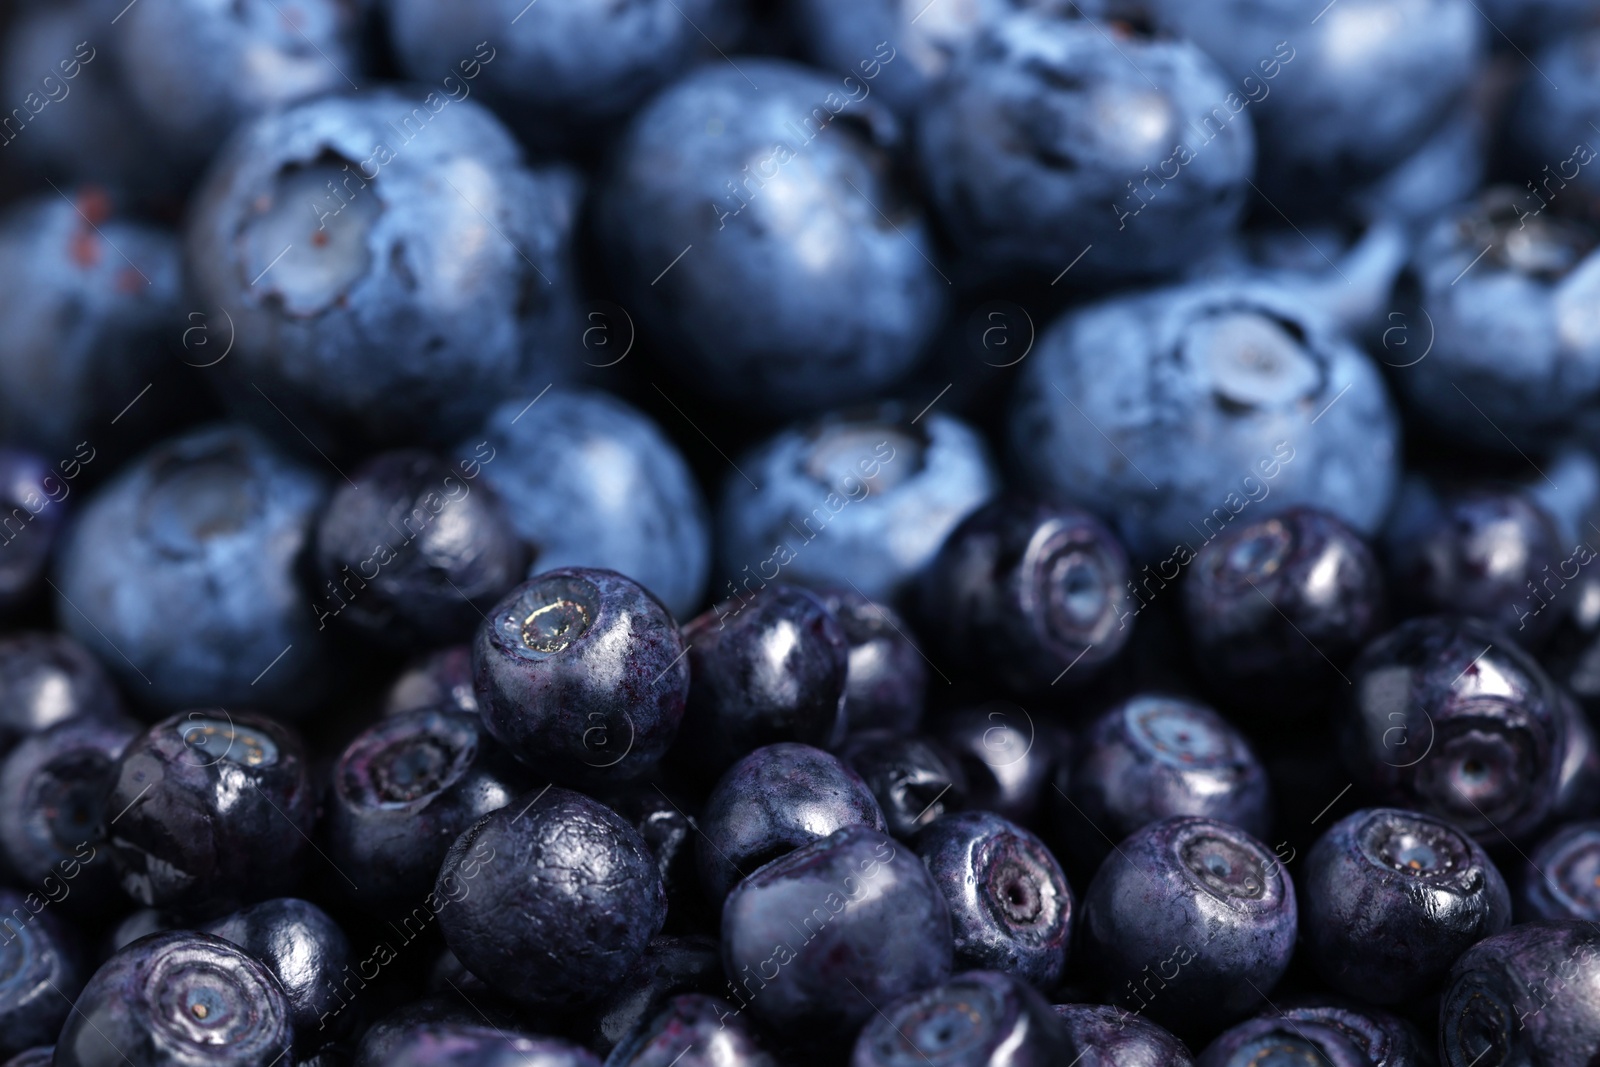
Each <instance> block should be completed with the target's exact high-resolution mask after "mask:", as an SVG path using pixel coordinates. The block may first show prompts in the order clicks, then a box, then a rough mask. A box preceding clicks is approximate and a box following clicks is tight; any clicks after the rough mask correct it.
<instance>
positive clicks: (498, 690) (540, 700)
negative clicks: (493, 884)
mask: <svg viewBox="0 0 1600 1067" xmlns="http://www.w3.org/2000/svg"><path fill="white" fill-rule="evenodd" d="M472 663H473V672H474V677H475V678H476V684H477V693H478V703H479V704H480V705H481V706H482V708H483V721H484V723H485V724H486V725H487V726H488V728H489V732H490V733H491V734H493V735H494V737H495V738H497V739H498V740H499V741H500V742H501V743H502V744H504V745H505V746H506V747H507V748H509V749H510V750H511V751H512V752H514V753H516V755H517V756H518V758H520V759H522V760H524V761H525V762H527V763H528V764H529V765H531V766H533V767H534V768H536V769H537V770H538V771H539V772H540V773H542V774H544V775H546V776H548V777H550V778H553V779H555V780H557V781H564V782H589V781H596V780H606V779H610V780H624V779H628V778H636V777H638V776H639V775H641V774H644V773H646V772H647V771H649V770H650V768H652V767H653V766H655V764H656V763H657V762H658V761H659V760H660V759H661V757H662V755H663V754H665V752H666V751H667V748H668V747H669V746H670V745H671V744H672V742H673V738H675V737H676V736H677V733H678V724H679V723H680V721H682V719H683V714H684V701H685V698H686V695H687V694H688V693H689V663H688V661H687V657H686V656H685V655H684V643H683V641H682V640H681V639H680V638H679V636H678V626H677V623H675V622H674V621H673V619H672V616H671V614H669V613H668V611H667V609H666V608H665V607H663V606H662V604H661V601H659V600H657V599H656V598H655V597H654V596H652V595H651V594H650V592H649V591H648V590H646V589H645V588H644V587H642V586H640V585H639V584H638V583H636V582H634V581H632V580H630V579H628V578H625V577H623V576H622V575H620V574H618V573H617V572H615V571H606V570H597V569H594V568H589V567H565V568H561V569H559V570H553V571H547V572H545V573H544V574H541V575H539V576H538V577H536V578H532V579H530V580H528V581H526V582H524V583H522V584H521V585H519V586H517V587H516V588H515V589H513V590H512V591H511V592H510V593H507V594H506V596H505V598H504V599H503V600H501V601H500V603H498V604H496V605H495V606H494V608H493V610H491V611H490V612H489V615H488V617H487V618H486V619H485V620H484V621H483V622H482V623H480V624H479V627H478V636H477V639H476V641H475V642H474V643H473V650H472Z"/></svg>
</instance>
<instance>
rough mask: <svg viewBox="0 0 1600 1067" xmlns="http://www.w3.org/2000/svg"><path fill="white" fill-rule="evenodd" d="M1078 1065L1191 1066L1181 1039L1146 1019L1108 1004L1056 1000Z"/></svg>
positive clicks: (1057, 1008) (1096, 1066)
mask: <svg viewBox="0 0 1600 1067" xmlns="http://www.w3.org/2000/svg"><path fill="white" fill-rule="evenodd" d="M1055 1008H1056V1015H1057V1016H1058V1017H1059V1018H1060V1019H1061V1025H1062V1028H1063V1029H1065V1030H1066V1033H1067V1047H1068V1054H1069V1055H1074V1056H1077V1057H1078V1059H1077V1060H1076V1063H1077V1064H1078V1067H1194V1057H1193V1056H1190V1055H1189V1049H1188V1047H1187V1046H1185V1045H1184V1043H1183V1042H1182V1041H1179V1040H1178V1039H1177V1038H1175V1037H1173V1036H1172V1035H1171V1034H1170V1033H1168V1032H1167V1031H1166V1030H1163V1029H1162V1028H1161V1027H1159V1026H1157V1025H1156V1024H1155V1023H1153V1022H1151V1021H1150V1020H1149V1019H1146V1018H1143V1017H1142V1016H1138V1015H1134V1014H1133V1013H1131V1012H1127V1011H1124V1010H1123V1009H1121V1008H1114V1007H1112V1006H1111V1005H1109V1004H1057V1005H1056V1006H1055Z"/></svg>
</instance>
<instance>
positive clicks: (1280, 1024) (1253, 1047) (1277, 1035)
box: [1195, 1016, 1372, 1067]
mask: <svg viewBox="0 0 1600 1067" xmlns="http://www.w3.org/2000/svg"><path fill="white" fill-rule="evenodd" d="M1371 1063H1372V1060H1371V1059H1369V1058H1368V1057H1367V1055H1366V1052H1365V1050H1364V1049H1363V1048H1362V1047H1361V1046H1360V1045H1359V1044H1357V1043H1356V1042H1355V1041H1353V1040H1351V1039H1350V1037H1349V1036H1348V1035H1347V1034H1345V1033H1344V1032H1343V1031H1342V1030H1340V1029H1339V1028H1338V1027H1336V1026H1331V1025H1329V1024H1327V1023H1321V1022H1315V1021H1312V1020H1309V1019H1288V1018H1283V1017H1281V1016H1263V1017H1260V1018H1255V1019H1249V1020H1247V1021H1245V1022H1242V1023H1240V1024H1239V1025H1238V1026H1235V1027H1233V1028H1231V1029H1230V1030H1228V1031H1226V1032H1225V1033H1223V1034H1222V1035H1221V1036H1219V1037H1218V1038H1217V1039H1216V1040H1215V1041H1213V1042H1211V1044H1209V1045H1207V1046H1206V1049H1205V1051H1204V1052H1202V1053H1200V1058H1199V1059H1198V1060H1196V1061H1195V1064H1196V1067H1370V1065H1371Z"/></svg>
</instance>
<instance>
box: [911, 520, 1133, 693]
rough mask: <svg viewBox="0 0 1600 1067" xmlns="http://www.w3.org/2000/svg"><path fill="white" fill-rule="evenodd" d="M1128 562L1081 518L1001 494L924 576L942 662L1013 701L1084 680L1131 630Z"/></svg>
mask: <svg viewBox="0 0 1600 1067" xmlns="http://www.w3.org/2000/svg"><path fill="white" fill-rule="evenodd" d="M1127 583H1128V559H1127V556H1126V554H1125V553H1124V552H1123V551H1122V546H1121V545H1119V544H1118V543H1117V539H1116V538H1115V537H1113V536H1112V534H1111V531H1110V530H1108V529H1106V528H1105V526H1104V525H1102V524H1101V523H1100V521H1099V520H1098V519H1096V518H1094V517H1093V516H1091V515H1090V514H1089V513H1088V512H1085V511H1082V510H1080V509H1078V508H1075V507H1071V506H1068V505H1064V504H1056V503H1047V502H1043V501H1039V500H1031V499H1024V498H1020V497H1002V498H1000V499H998V500H995V501H992V502H991V503H989V504H986V505H984V506H983V507H981V508H979V509H978V510H977V511H975V512H973V513H972V514H971V515H969V516H967V517H966V519H964V520H963V521H962V523H961V525H960V526H957V527H956V528H955V530H954V531H953V532H952V533H951V534H950V536H949V538H948V539H947V540H946V541H945V543H944V547H943V548H942V549H940V551H939V555H938V556H937V557H936V558H935V559H934V561H933V563H932V564H931V565H930V567H929V570H928V577H927V579H926V582H925V588H924V594H923V601H924V603H923V613H924V615H925V617H926V619H927V623H928V628H929V632H932V633H937V634H939V635H940V638H941V640H942V642H943V646H942V647H943V649H944V653H945V655H946V656H948V657H949V658H950V660H951V662H953V663H955V664H956V665H957V666H959V667H962V668H965V669H967V670H969V671H971V670H982V671H984V672H986V673H987V674H990V675H992V676H994V677H996V678H997V679H998V680H999V681H1000V682H1002V683H1003V684H1004V685H1006V686H1007V687H1008V688H1009V689H1011V690H1012V691H1013V692H1015V693H1017V694H1018V695H1025V694H1029V693H1036V692H1042V691H1044V690H1046V689H1049V688H1051V687H1052V686H1054V685H1057V684H1058V683H1065V684H1067V685H1073V684H1077V683H1080V682H1085V681H1088V680H1089V679H1090V678H1092V677H1093V676H1094V674H1095V672H1096V671H1097V670H1098V669H1099V668H1100V667H1103V666H1104V665H1105V664H1106V663H1108V662H1110V661H1111V660H1112V659H1113V658H1114V657H1115V656H1116V654H1117V653H1118V652H1119V651H1121V649H1122V646H1123V645H1124V644H1125V643H1126V642H1127V640H1128V637H1129V636H1130V635H1131V634H1132V633H1133V630H1132V625H1133V612H1132V611H1131V610H1130V609H1129V607H1128V606H1127V604H1126V601H1127V599H1128V592H1127V589H1126V586H1127Z"/></svg>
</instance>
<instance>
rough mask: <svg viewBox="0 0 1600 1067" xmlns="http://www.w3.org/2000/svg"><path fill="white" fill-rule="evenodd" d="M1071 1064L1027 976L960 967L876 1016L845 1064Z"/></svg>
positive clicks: (1046, 1005)
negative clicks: (944, 979)
mask: <svg viewBox="0 0 1600 1067" xmlns="http://www.w3.org/2000/svg"><path fill="white" fill-rule="evenodd" d="M1068 1062H1070V1061H1069V1059H1068V1053H1067V1044H1066V1038H1065V1035H1064V1034H1063V1033H1062V1028H1061V1024H1060V1022H1059V1021H1058V1020H1057V1018H1056V1013H1055V1010H1054V1009H1052V1008H1051V1007H1050V1004H1049V1002H1048V1001H1046V1000H1045V999H1044V998H1043V997H1042V996H1040V995H1039V993H1038V992H1037V991H1036V990H1035V989H1034V988H1033V987H1032V986H1030V985H1028V984H1027V983H1026V982H1023V981H1021V980H1020V979H1018V978H1016V977H1013V976H1012V975H1009V974H1001V973H999V972H996V971H966V972H964V973H962V974H958V975H956V976H955V977H954V978H952V979H950V980H949V981H948V982H945V983H944V984H942V985H939V986H936V987H934V988H932V989H925V990H922V991H921V992H918V993H913V994H912V995H910V996H908V997H906V998H904V999H902V1000H900V1001H899V1002H898V1003H896V1004H894V1005H892V1006H890V1007H888V1008H886V1009H885V1010H884V1011H883V1012H882V1013H881V1014H874V1015H873V1016H872V1018H871V1020H870V1021H869V1022H868V1023H867V1025H866V1026H864V1027H862V1029H861V1034H860V1036H859V1037H857V1038H856V1046H855V1051H854V1053H853V1054H852V1055H851V1057H850V1067H911V1065H912V1064H931V1065H932V1067H1055V1065H1057V1064H1064V1063H1068Z"/></svg>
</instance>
